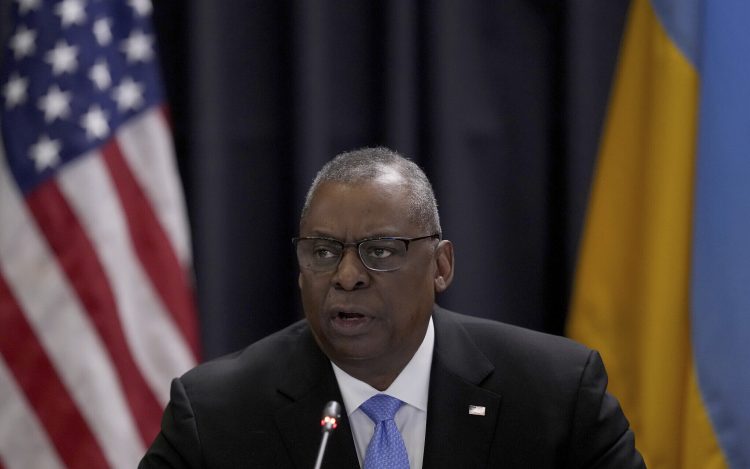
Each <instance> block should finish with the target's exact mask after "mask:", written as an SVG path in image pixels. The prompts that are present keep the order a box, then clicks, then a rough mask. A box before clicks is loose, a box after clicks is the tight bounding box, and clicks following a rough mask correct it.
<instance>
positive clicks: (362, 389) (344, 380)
mask: <svg viewBox="0 0 750 469" xmlns="http://www.w3.org/2000/svg"><path fill="white" fill-rule="evenodd" d="M434 346H435V327H434V326H433V324H432V317H430V322H429V324H428V325H427V332H426V333H425V335H424V339H422V344H421V345H420V346H419V348H418V349H417V351H416V352H415V353H414V356H413V357H412V358H411V360H409V363H407V364H406V366H405V367H404V369H403V370H401V373H399V375H398V376H397V377H396V379H395V380H394V381H393V383H391V385H390V386H389V387H388V389H386V390H385V391H382V393H383V394H388V395H389V396H393V397H395V398H397V399H399V400H401V401H403V402H404V403H406V404H408V405H410V406H412V407H416V408H417V409H419V410H421V411H424V412H427V396H428V392H429V387H430V369H431V367H432V351H433V348H434ZM331 365H333V372H334V373H335V374H336V380H337V381H338V384H339V389H340V390H341V397H342V398H343V400H344V407H345V408H346V411H347V415H351V414H352V412H354V411H355V410H357V409H358V408H359V406H360V405H361V404H362V403H363V402H365V401H366V400H367V399H369V398H371V397H372V396H374V395H375V394H379V393H381V391H378V390H377V389H375V388H373V387H372V386H370V385H369V384H367V383H365V382H364V381H360V380H358V379H357V378H355V377H353V376H351V375H350V374H348V373H347V372H346V371H344V370H342V369H341V368H339V367H338V366H336V364H335V363H333V362H331Z"/></svg>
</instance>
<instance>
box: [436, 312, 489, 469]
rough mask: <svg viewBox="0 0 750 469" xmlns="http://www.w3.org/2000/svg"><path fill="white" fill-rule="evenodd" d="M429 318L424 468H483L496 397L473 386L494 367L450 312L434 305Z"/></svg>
mask: <svg viewBox="0 0 750 469" xmlns="http://www.w3.org/2000/svg"><path fill="white" fill-rule="evenodd" d="M433 319H434V322H435V352H434V354H433V362H432V371H431V374H430V397H429V403H428V409H427V434H426V436H425V453H424V467H425V468H430V467H477V468H478V467H486V465H487V462H488V459H489V452H490V448H491V444H492V440H493V438H494V435H495V429H496V427H497V423H498V415H499V413H500V403H501V396H500V395H498V394H496V393H493V392H491V391H488V390H486V389H483V388H481V387H480V386H479V384H480V383H481V382H482V381H483V380H484V379H485V378H486V377H487V376H488V375H489V374H491V373H492V372H493V371H494V366H493V365H492V364H491V363H490V361H489V360H488V359H487V357H485V356H484V354H483V353H482V352H481V351H480V350H479V349H478V348H477V347H476V345H475V344H474V342H473V340H472V339H471V337H470V336H469V335H468V333H467V332H466V330H465V329H464V328H463V327H462V326H461V324H459V323H458V322H457V321H456V320H454V319H453V318H452V317H451V316H450V313H447V312H445V311H443V310H441V309H440V308H437V307H436V311H435V314H434V315H433ZM469 406H475V408H474V410H473V412H472V413H470V411H469ZM482 408H484V409H482ZM482 413H484V415H476V414H482Z"/></svg>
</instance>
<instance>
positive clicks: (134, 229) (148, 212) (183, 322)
mask: <svg viewBox="0 0 750 469" xmlns="http://www.w3.org/2000/svg"><path fill="white" fill-rule="evenodd" d="M101 152H102V154H103V155H104V161H105V162H106V165H107V169H108V171H109V174H110V177H111V178H112V181H114V185H115V187H116V188H117V193H118V195H119V196H120V203H121V204H122V207H123V211H124V213H125V217H126V218H127V220H128V229H129V230H130V237H131V239H132V240H133V245H134V246H135V251H136V252H137V254H138V258H139V259H140V261H141V264H143V268H144V269H145V270H146V273H147V274H148V276H149V278H150V279H151V282H152V283H153V284H154V286H155V287H156V291H157V292H158V294H159V297H160V298H161V300H162V301H163V302H164V304H165V305H166V307H167V310H168V311H169V312H170V314H171V315H172V317H173V319H174V321H175V323H176V324H177V327H178V328H179V329H180V331H181V332H182V335H183V336H184V337H185V340H186V341H187V343H188V344H189V345H190V348H191V349H192V351H193V353H194V354H195V357H196V359H197V358H198V357H199V355H200V354H199V346H198V325H197V322H196V318H197V315H196V311H195V304H194V298H193V291H192V289H191V288H190V287H189V285H188V280H187V273H186V272H185V271H184V270H183V268H182V267H181V266H180V262H179V260H178V259H177V255H176V254H175V251H174V249H173V248H172V245H171V244H170V242H169V239H168V238H167V236H166V234H165V233H164V229H163V228H162V226H161V224H160V223H159V220H158V219H157V217H156V214H155V213H154V210H153V208H152V207H151V204H150V203H149V202H148V200H147V199H146V196H145V194H144V193H143V191H142V190H141V188H140V186H139V184H138V182H137V181H136V179H135V177H134V176H133V173H132V171H131V170H130V167H129V166H128V164H127V163H126V161H125V158H124V157H123V155H122V152H121V150H120V147H119V145H118V144H117V141H116V139H112V140H110V141H109V142H107V144H105V145H104V146H103V147H102V148H101Z"/></svg>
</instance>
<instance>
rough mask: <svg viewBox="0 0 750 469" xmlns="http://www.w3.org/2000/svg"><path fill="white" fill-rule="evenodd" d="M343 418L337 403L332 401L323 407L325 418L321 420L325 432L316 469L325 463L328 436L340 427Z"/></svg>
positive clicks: (316, 461)
mask: <svg viewBox="0 0 750 469" xmlns="http://www.w3.org/2000/svg"><path fill="white" fill-rule="evenodd" d="M340 418H341V404H339V403H338V402H336V401H330V402H328V404H326V406H325V407H323V417H322V418H321V420H320V430H321V431H322V432H323V438H322V439H321V440H320V448H319V449H318V459H316V460H315V469H320V465H321V464H322V463H323V454H324V453H325V451H326V445H327V444H328V436H329V435H330V434H331V432H332V431H333V430H335V429H336V427H337V426H338V420H339V419H340Z"/></svg>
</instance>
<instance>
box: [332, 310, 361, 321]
mask: <svg viewBox="0 0 750 469" xmlns="http://www.w3.org/2000/svg"><path fill="white" fill-rule="evenodd" d="M364 317H365V315H364V314H359V313H350V312H347V311H339V314H338V315H336V318H337V319H341V320H342V321H356V320H358V319H363V318H364Z"/></svg>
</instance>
